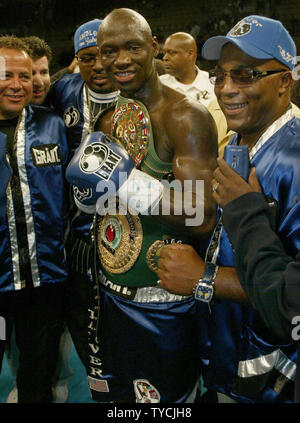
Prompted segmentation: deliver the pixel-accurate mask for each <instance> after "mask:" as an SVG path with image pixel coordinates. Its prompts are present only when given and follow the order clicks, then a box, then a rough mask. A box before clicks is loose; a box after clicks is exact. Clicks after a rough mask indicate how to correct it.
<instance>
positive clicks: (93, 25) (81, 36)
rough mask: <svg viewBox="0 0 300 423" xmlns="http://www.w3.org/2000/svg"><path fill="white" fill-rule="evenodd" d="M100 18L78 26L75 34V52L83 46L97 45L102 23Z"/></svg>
mask: <svg viewBox="0 0 300 423" xmlns="http://www.w3.org/2000/svg"><path fill="white" fill-rule="evenodd" d="M101 22H102V21H101V20H100V19H93V20H92V21H89V22H86V23H84V24H82V25H80V27H78V28H77V29H76V31H75V34H74V50H75V54H77V52H78V51H79V50H82V49H83V48H87V47H92V46H96V45H97V32H98V29H99V26H100V24H101Z"/></svg>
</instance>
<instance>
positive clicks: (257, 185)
mask: <svg viewBox="0 0 300 423" xmlns="http://www.w3.org/2000/svg"><path fill="white" fill-rule="evenodd" d="M248 182H249V185H250V186H251V188H252V189H253V191H258V192H262V189H261V186H260V183H259V181H258V179H257V176H256V171H255V168H254V167H253V168H252V169H251V172H250V175H249V179H248Z"/></svg>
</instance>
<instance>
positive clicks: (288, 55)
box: [278, 46, 294, 62]
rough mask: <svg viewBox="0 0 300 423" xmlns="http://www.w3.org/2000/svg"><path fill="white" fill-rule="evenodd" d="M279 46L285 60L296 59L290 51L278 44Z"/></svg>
mask: <svg viewBox="0 0 300 423" xmlns="http://www.w3.org/2000/svg"><path fill="white" fill-rule="evenodd" d="M278 48H279V51H280V55H281V57H282V58H283V60H285V61H286V62H290V61H292V60H294V57H293V56H292V55H291V54H290V53H289V52H288V51H285V50H284V49H283V48H282V47H281V46H278Z"/></svg>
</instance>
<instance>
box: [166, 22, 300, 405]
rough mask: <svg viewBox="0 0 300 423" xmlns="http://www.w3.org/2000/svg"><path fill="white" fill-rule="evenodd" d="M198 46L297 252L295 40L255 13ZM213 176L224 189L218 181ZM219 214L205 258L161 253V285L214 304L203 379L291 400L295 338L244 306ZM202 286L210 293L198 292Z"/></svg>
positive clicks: (234, 393)
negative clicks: (212, 64) (293, 98)
mask: <svg viewBox="0 0 300 423" xmlns="http://www.w3.org/2000/svg"><path fill="white" fill-rule="evenodd" d="M202 53H203V56H204V57H205V58H206V59H208V60H218V63H217V66H216V68H215V69H213V70H212V71H210V78H211V82H212V83H213V84H214V85H215V94H216V96H217V99H218V102H219V105H220V107H221V109H222V111H223V113H224V115H225V117H226V120H227V125H228V128H229V129H231V130H233V131H235V132H236V134H235V135H234V136H233V137H232V138H231V140H230V142H229V144H231V145H247V146H248V148H249V152H250V154H249V155H250V161H251V165H252V166H255V168H256V173H257V176H258V179H259V182H260V185H261V187H262V191H263V193H264V195H265V197H266V199H267V201H268V204H269V206H270V213H273V224H274V228H275V230H276V231H277V233H278V235H279V237H280V239H281V241H282V243H283V245H284V247H285V250H286V252H287V253H288V254H289V255H290V256H291V257H295V256H296V254H297V251H299V248H300V219H299V216H300V202H299V201H298V199H299V195H300V171H299V165H298V161H299V155H300V121H299V119H297V118H295V117H294V115H293V111H292V108H291V103H290V90H291V84H292V74H291V71H292V70H293V66H294V58H295V56H296V47H295V43H294V41H293V40H292V38H291V36H290V34H289V33H288V32H287V30H286V29H285V28H284V27H283V25H282V24H281V22H279V21H276V20H273V19H269V18H265V17H262V16H249V17H246V18H244V19H243V20H241V21H240V22H239V23H238V24H237V25H236V26H235V27H234V28H233V29H232V30H231V31H229V33H228V34H227V35H226V36H222V37H212V38H211V39H209V40H207V41H206V43H205V44H204V46H203V50H202ZM213 182H214V183H213V184H212V190H213V192H214V193H218V189H219V183H218V182H217V181H213ZM221 217H222V209H221V208H220V209H219V222H218V224H217V226H216V229H215V232H214V234H213V236H212V240H211V243H210V245H209V247H208V250H207V254H206V263H204V262H203V261H202V260H201V258H200V257H199V256H198V255H197V254H196V252H195V251H194V250H193V249H192V248H191V247H189V246H186V245H181V246H170V247H166V248H165V249H164V250H163V251H162V252H161V255H160V257H161V258H160V260H159V263H158V265H159V270H158V276H159V278H160V279H161V286H163V287H164V288H165V289H167V290H170V291H172V292H177V293H180V292H189V291H190V292H191V291H193V290H194V291H195V297H196V299H198V300H199V306H201V311H202V316H203V317H204V316H205V314H204V313H203V305H204V306H206V307H207V304H208V305H209V306H210V307H207V310H206V312H207V314H206V321H207V327H206V328H205V325H204V322H202V325H201V333H200V335H201V343H202V350H201V354H202V358H203V363H204V368H205V369H204V383H205V386H206V387H207V388H208V389H211V390H213V391H216V392H217V393H218V400H219V402H247V403H256V402H292V401H293V380H294V378H295V373H296V361H297V346H296V344H295V343H294V342H293V341H292V338H290V339H288V340H287V342H286V343H284V344H282V343H281V342H282V340H281V341H280V340H278V338H277V337H276V331H274V332H272V330H270V328H267V326H266V325H265V323H264V322H263V320H262V319H261V317H260V315H259V314H258V313H257V312H256V311H255V309H254V308H252V307H250V306H248V298H247V296H246V294H245V293H244V292H243V290H242V289H241V286H240V283H239V280H238V277H237V274H236V271H235V269H234V265H235V257H234V251H233V249H232V247H231V245H230V242H229V240H228V237H227V235H226V232H225V231H224V228H223V225H222V219H221ZM180 269H184V272H183V271H182V270H180ZM187 269H189V271H187ZM207 270H209V272H207ZM204 271H206V275H205V277H203V275H204V274H205V273H204ZM261 283H262V284H263V283H264V281H263V280H261ZM204 288H205V289H206V291H205V292H206V294H207V295H206V296H204V295H202V296H201V295H200V294H201V290H202V291H203V290H204ZM214 297H215V301H214V302H212V300H213V298H214ZM205 303H207V304H205ZM210 312H211V313H210ZM205 332H206V333H205ZM204 351H205V353H204Z"/></svg>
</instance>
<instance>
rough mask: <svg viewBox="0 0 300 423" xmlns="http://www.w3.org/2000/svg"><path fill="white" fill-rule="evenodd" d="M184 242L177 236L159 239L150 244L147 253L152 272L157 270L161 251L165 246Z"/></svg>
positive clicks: (147, 260)
mask: <svg viewBox="0 0 300 423" xmlns="http://www.w3.org/2000/svg"><path fill="white" fill-rule="evenodd" d="M174 243H176V244H182V241H181V240H180V239H175V238H167V239H163V240H161V239H158V240H157V241H155V242H153V244H151V245H150V247H149V249H148V251H147V254H146V262H147V265H148V267H149V269H150V270H152V272H156V271H157V268H158V266H157V262H158V260H159V253H160V251H161V249H162V248H163V247H165V246H166V245H170V244H174Z"/></svg>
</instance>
